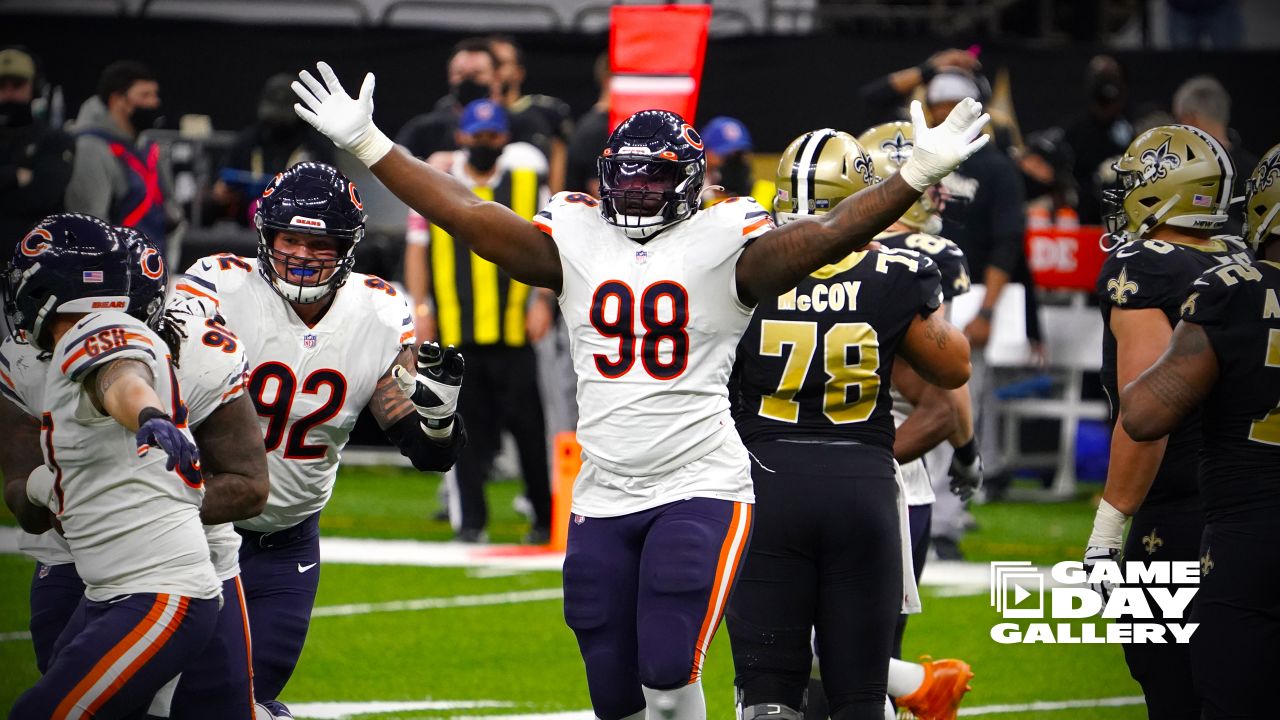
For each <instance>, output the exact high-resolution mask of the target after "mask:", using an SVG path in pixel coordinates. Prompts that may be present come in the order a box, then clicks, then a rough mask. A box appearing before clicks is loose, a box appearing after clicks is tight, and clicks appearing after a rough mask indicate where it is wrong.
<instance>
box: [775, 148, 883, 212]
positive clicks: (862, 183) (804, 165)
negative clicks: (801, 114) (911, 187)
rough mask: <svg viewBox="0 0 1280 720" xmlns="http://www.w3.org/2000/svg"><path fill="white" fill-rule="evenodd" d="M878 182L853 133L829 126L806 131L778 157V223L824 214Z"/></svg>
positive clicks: (869, 160)
mask: <svg viewBox="0 0 1280 720" xmlns="http://www.w3.org/2000/svg"><path fill="white" fill-rule="evenodd" d="M877 182H880V178H878V177H876V173H875V165H874V164H873V163H872V161H871V156H869V155H867V151H866V150H864V149H863V148H862V146H861V145H859V144H858V141H857V140H854V139H853V136H852V135H850V134H849V133H845V132H840V131H838V130H832V129H830V128H824V129H822V130H814V131H812V132H807V133H805V134H804V135H801V136H800V137H798V138H796V139H795V140H793V141H791V144H790V145H788V146H787V149H786V151H785V152H783V153H782V157H781V158H779V160H778V197H777V199H776V200H775V201H774V210H775V211H776V212H777V215H778V224H779V225H782V224H786V223H788V222H791V221H792V220H795V219H797V218H800V217H805V216H809V215H825V214H826V213H827V212H828V211H830V210H831V208H833V207H835V206H836V204H837V203H839V202H840V201H841V200H843V199H845V198H847V197H849V196H850V195H852V194H854V193H856V192H858V191H859V190H861V189H863V188H865V187H869V186H871V185H874V184H876V183H877Z"/></svg>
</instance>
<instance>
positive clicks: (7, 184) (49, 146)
mask: <svg viewBox="0 0 1280 720" xmlns="http://www.w3.org/2000/svg"><path fill="white" fill-rule="evenodd" d="M74 158H75V140H73V139H72V138H71V136H70V135H67V134H66V133H64V132H62V131H61V130H55V129H53V128H50V127H48V126H47V125H45V124H44V123H43V122H40V121H36V122H34V123H32V124H30V125H26V126H23V127H16V128H0V251H2V252H4V253H5V257H8V254H9V252H10V251H11V250H12V249H13V245H14V244H15V243H17V242H18V241H19V240H21V239H22V236H23V235H25V234H26V232H27V231H28V230H30V229H31V227H32V226H33V225H35V224H36V223H37V222H39V221H40V220H41V219H42V218H44V217H45V216H46V215H52V214H53V213H57V212H62V210H63V198H64V197H65V195H66V191H67V182H68V181H69V180H70V179H71V164H72V161H73V160H74ZM19 168H25V169H27V170H30V171H31V173H32V177H31V182H30V183H29V184H27V185H25V186H19V184H18V169H19Z"/></svg>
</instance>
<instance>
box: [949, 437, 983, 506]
mask: <svg viewBox="0 0 1280 720" xmlns="http://www.w3.org/2000/svg"><path fill="white" fill-rule="evenodd" d="M947 474H948V475H950V477H951V493H952V494H953V495H955V496H957V497H959V498H960V499H961V500H968V499H969V498H971V497H973V494H974V493H975V492H977V491H978V490H979V489H980V488H981V487H982V456H980V455H978V438H977V436H974V437H973V438H972V439H970V440H969V442H967V443H965V444H964V445H963V446H961V447H958V448H956V449H955V453H954V454H953V455H952V456H951V469H950V471H949V472H948V473H947Z"/></svg>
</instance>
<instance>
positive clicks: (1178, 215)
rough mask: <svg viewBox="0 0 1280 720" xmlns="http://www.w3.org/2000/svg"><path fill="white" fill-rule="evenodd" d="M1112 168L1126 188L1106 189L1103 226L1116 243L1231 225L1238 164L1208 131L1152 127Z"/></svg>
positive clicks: (1163, 126)
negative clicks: (1168, 229) (1170, 229)
mask: <svg viewBox="0 0 1280 720" xmlns="http://www.w3.org/2000/svg"><path fill="white" fill-rule="evenodd" d="M1112 168H1113V169H1114V170H1115V172H1116V179H1117V180H1118V181H1119V182H1120V184H1121V187H1119V188H1116V189H1113V190H1104V191H1103V201H1104V204H1105V205H1106V207H1107V210H1106V212H1105V213H1104V215H1103V223H1104V224H1105V225H1106V227H1107V235H1108V236H1109V237H1110V239H1111V241H1112V242H1114V243H1117V244H1119V243H1122V242H1127V241H1129V240H1135V239H1137V238H1139V237H1142V236H1143V235H1145V234H1146V233H1147V232H1149V231H1150V230H1151V229H1152V228H1154V227H1156V226H1157V225H1173V226H1175V227H1181V228H1191V229H1195V230H1217V229H1219V228H1221V227H1222V226H1223V225H1225V224H1226V222H1227V209H1228V207H1229V206H1230V204H1231V186H1232V181H1233V180H1234V179H1235V166H1234V165H1233V164H1232V163H1231V156H1229V155H1227V151H1226V150H1225V149H1223V147H1222V145H1221V144H1219V143H1218V141H1217V140H1214V139H1213V137H1212V136H1210V135H1209V134H1208V133H1206V132H1204V131H1203V130H1200V129H1198V128H1193V127H1190V126H1188V125H1161V126H1158V127H1154V128H1151V129H1150V130H1148V131H1146V132H1144V133H1142V134H1141V135H1139V136H1138V137H1137V138H1135V139H1134V141H1133V142H1132V143H1130V144H1129V147H1128V149H1126V150H1125V151H1124V155H1121V156H1120V159H1119V160H1117V161H1116V162H1115V164H1114V165H1112Z"/></svg>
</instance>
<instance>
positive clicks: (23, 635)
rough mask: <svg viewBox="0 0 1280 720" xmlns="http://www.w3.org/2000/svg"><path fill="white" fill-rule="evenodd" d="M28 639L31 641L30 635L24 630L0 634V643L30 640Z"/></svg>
mask: <svg viewBox="0 0 1280 720" xmlns="http://www.w3.org/2000/svg"><path fill="white" fill-rule="evenodd" d="M30 639H31V633H29V632H27V631H26V630H19V631H18V632H7V633H0V642H13V641H15V640H30Z"/></svg>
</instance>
